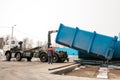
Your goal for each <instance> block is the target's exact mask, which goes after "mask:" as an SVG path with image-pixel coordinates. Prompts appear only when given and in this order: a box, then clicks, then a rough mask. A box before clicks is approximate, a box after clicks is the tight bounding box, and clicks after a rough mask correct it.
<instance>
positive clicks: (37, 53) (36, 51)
mask: <svg viewBox="0 0 120 80" xmlns="http://www.w3.org/2000/svg"><path fill="white" fill-rule="evenodd" d="M55 32H57V30H52V31H48V48H49V47H50V45H51V34H52V33H55ZM5 56H6V60H7V61H10V59H11V58H16V60H17V61H21V59H22V58H27V61H31V59H32V57H35V58H40V60H41V62H47V61H48V56H47V50H44V49H43V48H42V47H39V46H38V47H35V48H32V49H29V50H22V42H21V41H20V42H19V46H15V47H13V48H11V49H10V50H7V51H6V52H5ZM65 60H68V55H67V52H64V51H59V52H55V54H54V55H53V62H54V63H56V62H64V61H65Z"/></svg>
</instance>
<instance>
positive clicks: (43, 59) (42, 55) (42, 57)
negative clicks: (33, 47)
mask: <svg viewBox="0 0 120 80" xmlns="http://www.w3.org/2000/svg"><path fill="white" fill-rule="evenodd" d="M40 60H41V62H47V61H48V56H47V54H46V53H42V54H41V55H40Z"/></svg>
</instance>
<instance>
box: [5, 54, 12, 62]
mask: <svg viewBox="0 0 120 80" xmlns="http://www.w3.org/2000/svg"><path fill="white" fill-rule="evenodd" d="M10 59H11V54H10V52H6V61H10Z"/></svg>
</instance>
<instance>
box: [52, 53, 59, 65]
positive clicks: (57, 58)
mask: <svg viewBox="0 0 120 80" xmlns="http://www.w3.org/2000/svg"><path fill="white" fill-rule="evenodd" d="M58 61H59V57H58V55H57V54H56V53H55V54H54V55H53V63H57V62H58Z"/></svg>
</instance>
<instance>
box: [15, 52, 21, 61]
mask: <svg viewBox="0 0 120 80" xmlns="http://www.w3.org/2000/svg"><path fill="white" fill-rule="evenodd" d="M21 59H22V57H21V54H20V53H17V54H16V60H17V61H21Z"/></svg>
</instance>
